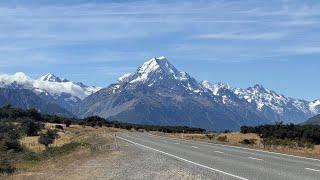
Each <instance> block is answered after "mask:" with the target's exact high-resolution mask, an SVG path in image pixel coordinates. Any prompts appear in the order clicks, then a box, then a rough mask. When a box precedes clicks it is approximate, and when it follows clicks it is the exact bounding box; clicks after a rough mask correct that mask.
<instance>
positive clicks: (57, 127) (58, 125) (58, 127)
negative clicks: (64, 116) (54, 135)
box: [54, 124, 63, 130]
mask: <svg viewBox="0 0 320 180" xmlns="http://www.w3.org/2000/svg"><path fill="white" fill-rule="evenodd" d="M54 127H55V128H56V129H61V130H63V126H61V125H60V124H57V125H55V126H54Z"/></svg>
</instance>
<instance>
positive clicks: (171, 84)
mask: <svg viewBox="0 0 320 180" xmlns="http://www.w3.org/2000/svg"><path fill="white" fill-rule="evenodd" d="M208 92H209V91H208V90H207V89H206V88H204V87H202V86H201V84H200V83H199V82H198V81H196V80H195V79H194V78H192V77H191V76H190V75H188V74H187V73H185V72H183V71H179V70H178V69H176V68H175V67H174V66H173V65H172V64H171V63H170V62H169V61H168V60H167V59H166V58H165V57H163V56H162V57H158V58H152V59H150V60H148V61H146V62H145V63H143V64H142V65H141V66H140V67H139V68H138V69H137V70H136V71H135V72H133V73H130V74H125V75H123V76H122V77H120V78H119V79H118V81H117V82H116V83H114V84H111V85H110V86H109V87H107V88H103V89H101V90H100V91H98V92H96V93H94V94H92V95H90V96H88V97H87V98H85V99H84V100H83V101H82V102H81V103H80V108H79V112H78V113H77V114H78V115H79V116H80V117H85V116H91V115H98V116H102V117H105V118H109V119H112V120H119V121H125V122H130V123H138V124H160V125H187V126H193V127H202V128H206V129H211V130H212V129H215V130H224V129H233V130H235V129H239V127H240V126H241V125H257V124H261V123H270V121H268V120H267V119H265V118H264V117H260V116H259V115H258V114H256V113H255V112H253V111H251V110H249V109H246V107H245V106H229V105H228V106H227V105H226V104H224V103H222V102H221V100H220V99H219V97H218V96H216V95H212V94H210V93H208ZM235 98H236V97H235ZM239 101H241V100H239ZM241 102H242V103H243V104H246V102H245V101H244V100H242V101H241Z"/></svg>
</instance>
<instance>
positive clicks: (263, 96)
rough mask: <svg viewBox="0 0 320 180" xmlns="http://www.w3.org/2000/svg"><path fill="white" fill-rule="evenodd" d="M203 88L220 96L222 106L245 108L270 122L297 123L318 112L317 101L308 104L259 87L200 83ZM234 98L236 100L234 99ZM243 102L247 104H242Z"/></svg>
mask: <svg viewBox="0 0 320 180" xmlns="http://www.w3.org/2000/svg"><path fill="white" fill-rule="evenodd" d="M202 85H203V87H205V88H207V89H209V90H211V91H212V93H213V94H214V95H217V96H220V97H221V98H222V100H223V103H224V104H230V105H236V104H238V105H240V106H247V108H249V109H251V110H254V111H256V112H257V113H259V114H261V115H262V116H264V117H265V118H267V119H269V120H271V121H284V122H292V123H299V122H301V121H303V120H305V119H307V118H309V117H311V116H313V115H315V114H316V113H318V112H319V106H317V102H318V101H314V102H308V101H305V100H299V99H293V98H290V97H286V96H284V95H281V94H278V93H276V92H274V91H272V90H269V89H267V88H264V87H263V86H261V85H255V86H253V87H249V88H246V89H241V88H233V87H231V86H230V85H228V84H223V83H216V84H211V83H209V82H207V81H204V82H202ZM235 97H236V98H235ZM239 99H240V100H244V101H246V102H247V104H243V102H242V101H239Z"/></svg>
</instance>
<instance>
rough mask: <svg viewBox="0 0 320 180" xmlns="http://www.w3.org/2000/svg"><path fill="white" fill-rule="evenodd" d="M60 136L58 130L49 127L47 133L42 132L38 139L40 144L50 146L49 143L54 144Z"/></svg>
mask: <svg viewBox="0 0 320 180" xmlns="http://www.w3.org/2000/svg"><path fill="white" fill-rule="evenodd" d="M58 137H59V135H58V133H57V131H55V130H51V129H48V130H47V132H46V133H44V134H40V137H39V139H38V141H39V143H40V144H43V145H45V146H46V148H48V146H49V144H52V143H53V142H54V140H55V139H56V138H58Z"/></svg>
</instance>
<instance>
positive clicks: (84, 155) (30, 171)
mask: <svg viewBox="0 0 320 180" xmlns="http://www.w3.org/2000/svg"><path fill="white" fill-rule="evenodd" d="M55 125H56V124H50V123H47V124H45V128H46V129H49V128H51V129H54V127H55ZM63 127H64V129H63V130H58V131H59V132H58V134H59V138H58V139H57V140H56V141H55V143H54V144H52V145H51V147H61V146H63V145H64V144H68V143H70V142H78V143H81V144H86V146H80V147H79V148H76V149H75V150H74V151H72V152H71V153H67V154H62V155H59V156H55V157H53V158H47V159H43V160H41V161H19V162H17V163H16V164H15V167H16V168H17V169H18V171H17V172H16V173H15V174H13V175H12V176H8V177H5V178H6V179H34V177H38V176H40V175H41V174H46V173H48V172H49V171H50V172H51V173H52V172H55V171H57V172H58V171H59V170H61V169H63V168H64V167H66V166H67V165H68V164H70V163H74V162H75V161H77V162H79V163H81V162H82V161H86V160H87V159H90V158H91V157H94V156H97V155H99V154H106V153H107V154H109V153H110V152H112V149H106V148H102V149H97V148H96V147H100V146H101V145H102V146H103V145H108V144H111V145H112V144H113V143H114V136H113V132H117V131H123V130H120V129H116V128H107V127H89V126H79V125H71V126H70V127H65V126H64V125H63ZM44 131H45V130H44ZM20 141H21V143H22V144H23V145H24V146H25V147H26V148H27V149H29V150H30V151H33V152H36V153H41V152H42V151H44V150H45V147H44V146H43V145H41V144H39V143H38V136H35V137H23V138H22V139H21V140H20ZM0 179H1V176H0Z"/></svg>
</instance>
